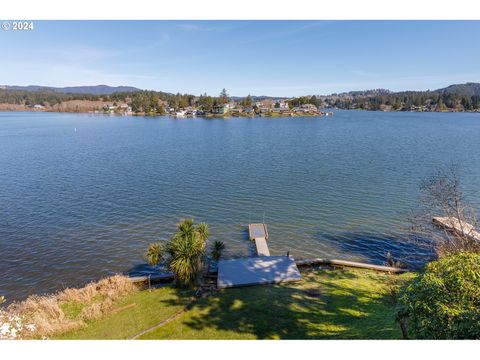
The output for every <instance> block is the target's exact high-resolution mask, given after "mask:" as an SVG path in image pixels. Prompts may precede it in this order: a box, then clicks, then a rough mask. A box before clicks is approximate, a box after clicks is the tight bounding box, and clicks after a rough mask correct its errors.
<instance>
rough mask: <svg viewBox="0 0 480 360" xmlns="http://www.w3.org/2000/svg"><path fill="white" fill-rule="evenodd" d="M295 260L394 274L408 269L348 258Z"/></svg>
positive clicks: (306, 263) (306, 264) (301, 263)
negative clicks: (349, 259)
mask: <svg viewBox="0 0 480 360" xmlns="http://www.w3.org/2000/svg"><path fill="white" fill-rule="evenodd" d="M295 262H296V263H297V266H309V265H328V266H346V267H353V268H360V269H369V270H377V271H383V272H389V273H394V274H399V273H405V272H409V271H410V270H408V269H401V268H394V267H391V266H382V265H373V264H365V263H360V262H356V261H348V260H335V259H321V258H314V259H304V260H296V261H295Z"/></svg>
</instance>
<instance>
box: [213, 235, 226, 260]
mask: <svg viewBox="0 0 480 360" xmlns="http://www.w3.org/2000/svg"><path fill="white" fill-rule="evenodd" d="M224 249H225V244H224V243H223V241H219V240H216V241H215V242H214V243H213V244H212V250H211V253H210V254H211V255H212V258H213V260H215V261H216V262H218V261H219V260H220V258H221V257H222V252H223V250H224Z"/></svg>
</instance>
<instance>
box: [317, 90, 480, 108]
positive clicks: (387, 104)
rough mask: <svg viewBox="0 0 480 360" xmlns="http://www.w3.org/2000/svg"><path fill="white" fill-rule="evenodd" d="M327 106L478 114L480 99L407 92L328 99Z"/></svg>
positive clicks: (477, 97)
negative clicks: (471, 112)
mask: <svg viewBox="0 0 480 360" xmlns="http://www.w3.org/2000/svg"><path fill="white" fill-rule="evenodd" d="M323 102H324V103H323V106H325V107H337V108H340V109H366V110H383V109H388V110H420V111H422V110H423V111H474V110H479V109H480V95H462V94H455V93H441V92H433V91H405V92H397V93H384V94H377V95H358V96H357V95H349V96H348V95H343V96H327V97H325V98H324V99H323Z"/></svg>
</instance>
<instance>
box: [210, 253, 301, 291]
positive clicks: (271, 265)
mask: <svg viewBox="0 0 480 360" xmlns="http://www.w3.org/2000/svg"><path fill="white" fill-rule="evenodd" d="M301 278H302V275H301V274H300V271H298V268H297V264H296V263H295V260H294V259H293V258H291V257H286V256H261V257H251V258H241V259H231V260H220V261H219V263H218V279H217V287H218V288H219V289H224V288H229V287H240V286H251V285H260V284H275V283H280V282H287V281H298V280H300V279H301Z"/></svg>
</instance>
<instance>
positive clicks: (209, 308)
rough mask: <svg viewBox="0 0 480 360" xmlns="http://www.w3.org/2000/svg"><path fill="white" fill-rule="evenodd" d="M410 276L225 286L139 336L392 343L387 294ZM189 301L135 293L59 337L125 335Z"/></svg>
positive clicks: (178, 294)
mask: <svg viewBox="0 0 480 360" xmlns="http://www.w3.org/2000/svg"><path fill="white" fill-rule="evenodd" d="M409 277H411V275H408V274H406V275H401V276H393V275H387V274H382V273H377V272H372V271H367V270H312V271H309V272H304V273H303V280H302V281H300V282H296V283H287V284H282V285H267V286H255V287H249V288H240V289H227V290H223V291H220V292H218V293H217V294H216V295H214V296H211V297H208V298H201V299H197V300H195V301H194V302H193V303H192V304H190V305H189V306H188V308H187V311H186V312H185V313H183V314H181V315H180V316H179V317H177V318H175V319H174V320H172V321H171V322H168V323H166V324H165V325H163V326H161V327H159V328H157V329H154V330H152V331H150V332H148V333H146V334H144V335H143V336H142V337H141V338H142V339H398V338H401V332H400V329H399V326H398V324H396V323H395V321H394V304H393V302H392V301H391V297H390V296H389V291H388V289H389V288H390V284H391V283H392V282H394V283H399V282H400V283H401V282H402V281H404V280H405V279H407V278H409ZM188 299H189V294H187V293H186V292H185V291H179V290H178V289H175V288H173V287H165V288H161V289H157V290H152V291H141V292H138V293H135V294H132V295H129V296H127V297H125V298H124V299H122V300H121V301H119V302H118V304H116V306H115V308H116V309H119V310H118V311H116V312H114V313H113V314H111V315H108V316H106V317H105V318H103V319H100V320H97V321H94V322H91V323H89V324H88V325H87V326H86V327H84V328H83V329H81V330H77V331H74V332H69V333H66V334H64V335H63V336H62V337H61V338H64V339H124V338H129V337H131V336H133V335H134V334H137V333H138V332H140V331H142V330H144V329H147V328H149V327H150V326H152V325H154V324H156V323H158V322H160V321H162V320H165V319H167V318H168V317H170V316H172V315H173V314H175V313H177V312H178V311H179V310H181V309H182V308H183V307H184V306H185V304H187V302H188ZM132 304H134V305H132ZM122 309H123V310H122Z"/></svg>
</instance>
